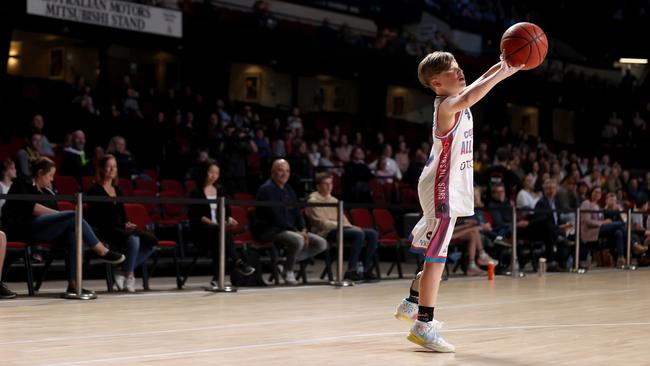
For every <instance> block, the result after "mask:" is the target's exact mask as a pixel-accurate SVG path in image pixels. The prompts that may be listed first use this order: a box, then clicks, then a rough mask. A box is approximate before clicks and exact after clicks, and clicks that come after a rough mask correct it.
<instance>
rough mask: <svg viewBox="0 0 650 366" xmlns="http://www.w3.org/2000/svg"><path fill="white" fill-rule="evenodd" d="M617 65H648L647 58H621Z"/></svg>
mask: <svg viewBox="0 0 650 366" xmlns="http://www.w3.org/2000/svg"><path fill="white" fill-rule="evenodd" d="M618 62H619V63H621V64H639V65H645V64H647V63H648V59H647V58H625V57H621V58H620V59H619V60H618Z"/></svg>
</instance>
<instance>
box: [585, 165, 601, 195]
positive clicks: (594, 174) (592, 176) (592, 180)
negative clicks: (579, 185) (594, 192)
mask: <svg viewBox="0 0 650 366" xmlns="http://www.w3.org/2000/svg"><path fill="white" fill-rule="evenodd" d="M582 181H583V182H585V183H587V186H589V189H590V190H591V189H593V188H594V187H601V186H602V180H601V175H600V170H598V169H597V168H593V169H592V170H591V173H589V175H588V176H586V177H584V178H583V179H582Z"/></svg>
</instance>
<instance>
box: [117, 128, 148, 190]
mask: <svg viewBox="0 0 650 366" xmlns="http://www.w3.org/2000/svg"><path fill="white" fill-rule="evenodd" d="M106 153H107V154H111V155H113V158H114V159H115V161H116V162H117V170H118V171H119V174H120V178H125V179H130V180H135V179H138V178H139V179H146V180H151V177H149V176H147V175H145V174H142V170H141V169H140V168H139V167H138V163H136V161H135V159H134V158H133V155H132V154H131V153H130V152H129V150H127V149H126V139H124V137H122V136H113V138H111V141H110V142H109V143H108V148H107V149H106Z"/></svg>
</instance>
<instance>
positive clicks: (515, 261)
mask: <svg viewBox="0 0 650 366" xmlns="http://www.w3.org/2000/svg"><path fill="white" fill-rule="evenodd" d="M511 266H512V277H515V278H516V277H523V276H522V274H523V273H520V272H519V258H517V206H516V205H514V204H513V205H512V265H511Z"/></svg>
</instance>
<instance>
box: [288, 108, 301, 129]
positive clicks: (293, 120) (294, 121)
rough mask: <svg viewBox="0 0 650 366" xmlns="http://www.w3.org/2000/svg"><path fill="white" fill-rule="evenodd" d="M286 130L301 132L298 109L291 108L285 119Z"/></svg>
mask: <svg viewBox="0 0 650 366" xmlns="http://www.w3.org/2000/svg"><path fill="white" fill-rule="evenodd" d="M287 129H288V130H302V129H303V125H302V118H300V108H298V107H293V109H292V110H291V115H290V116H289V117H288V118H287Z"/></svg>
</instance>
